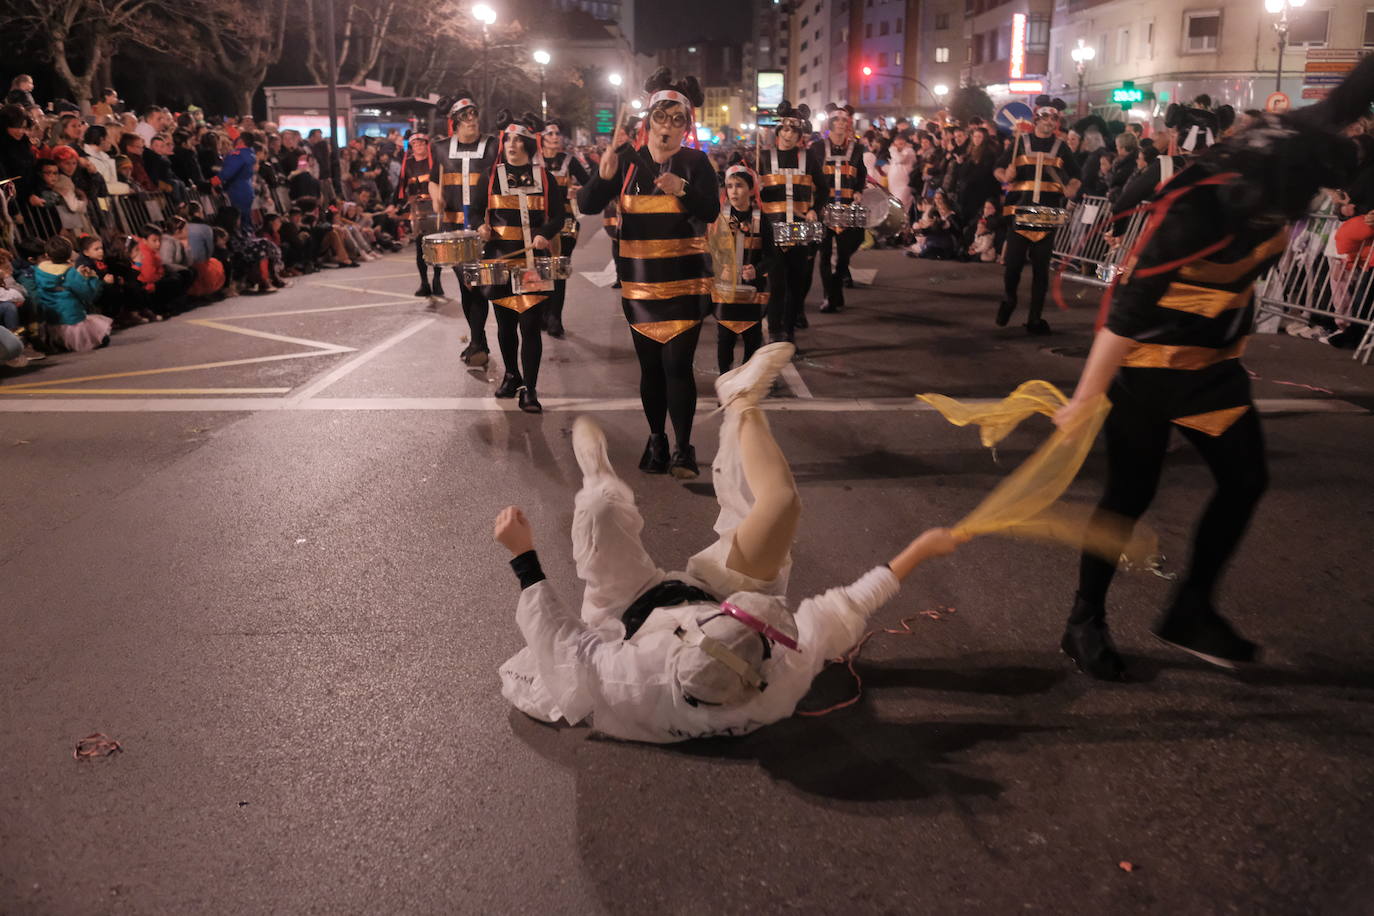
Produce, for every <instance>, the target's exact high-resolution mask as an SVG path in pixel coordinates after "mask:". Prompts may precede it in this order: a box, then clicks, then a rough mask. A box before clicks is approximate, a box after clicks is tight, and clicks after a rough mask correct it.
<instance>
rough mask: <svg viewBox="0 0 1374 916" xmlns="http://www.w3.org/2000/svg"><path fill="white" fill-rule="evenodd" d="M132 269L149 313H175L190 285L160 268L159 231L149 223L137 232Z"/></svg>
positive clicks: (188, 282)
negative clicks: (136, 273)
mask: <svg viewBox="0 0 1374 916" xmlns="http://www.w3.org/2000/svg"><path fill="white" fill-rule="evenodd" d="M134 268H135V269H136V270H137V271H138V282H139V283H140V284H141V285H142V286H143V290H144V292H145V293H146V294H147V295H148V297H149V298H148V304H149V306H150V307H151V308H152V310H153V311H154V312H156V313H157V314H159V315H162V316H163V317H167V316H169V315H175V314H177V313H178V312H179V311H180V305H181V301H180V300H181V294H182V293H183V292H185V290H186V287H187V286H188V285H190V280H189V278H185V279H183V278H182V277H179V276H174V275H171V274H169V273H168V272H167V269H166V268H165V267H163V266H162V230H161V229H159V228H158V227H157V226H155V225H153V224H152V223H149V224H148V225H146V226H144V227H143V228H142V229H140V230H139V233H138V248H137V250H136V251H135V253H134Z"/></svg>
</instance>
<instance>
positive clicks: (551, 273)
mask: <svg viewBox="0 0 1374 916" xmlns="http://www.w3.org/2000/svg"><path fill="white" fill-rule="evenodd" d="M534 269H535V270H537V271H539V276H540V277H542V278H544V279H545V280H566V279H568V278H569V277H571V276H572V258H571V257H569V256H568V255H566V254H563V255H553V256H551V257H547V258H541V257H536V258H535V259H534Z"/></svg>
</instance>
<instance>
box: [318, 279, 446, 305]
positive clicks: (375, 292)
mask: <svg viewBox="0 0 1374 916" xmlns="http://www.w3.org/2000/svg"><path fill="white" fill-rule="evenodd" d="M308 285H309V286H327V287H329V288H330V289H343V290H347V291H348V292H350V293H364V294H366V295H368V296H391V297H393V298H395V299H410V300H412V301H415V300H419V299H420V297H419V296H412V295H410V294H409V293H389V292H387V291H386V290H384V289H369V288H368V287H366V286H348V285H347V284H344V283H310V284H308ZM421 301H422V300H421Z"/></svg>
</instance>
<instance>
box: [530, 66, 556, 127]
mask: <svg viewBox="0 0 1374 916" xmlns="http://www.w3.org/2000/svg"><path fill="white" fill-rule="evenodd" d="M551 60H553V58H552V57H549V52H548V51H545V50H544V49H543V48H540V49H539V50H538V51H535V52H534V62H535V63H536V64H538V65H539V117H541V118H543V119H544V120H545V121H547V120H548V119H549V98H548V96H546V95H545V94H544V71H545V69H546V68H547V67H548V66H549V61H551Z"/></svg>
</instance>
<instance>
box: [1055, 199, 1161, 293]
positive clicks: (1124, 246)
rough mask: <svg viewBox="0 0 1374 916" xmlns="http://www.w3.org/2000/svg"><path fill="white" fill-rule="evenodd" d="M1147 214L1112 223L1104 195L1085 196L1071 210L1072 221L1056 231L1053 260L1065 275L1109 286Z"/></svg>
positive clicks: (1079, 281)
mask: <svg viewBox="0 0 1374 916" xmlns="http://www.w3.org/2000/svg"><path fill="white" fill-rule="evenodd" d="M1145 217H1146V214H1145V213H1143V212H1138V213H1134V214H1132V215H1131V216H1129V217H1127V218H1126V219H1124V220H1118V221H1116V222H1113V220H1112V205H1111V202H1110V201H1108V200H1107V198H1105V197H1083V198H1081V199H1080V200H1078V201H1077V202H1076V203H1074V204H1072V205H1071V206H1070V209H1069V221H1068V222H1067V223H1065V224H1064V225H1063V226H1060V227H1059V229H1058V230H1057V231H1056V232H1055V234H1054V259H1055V261H1056V262H1057V265H1058V266H1059V267H1060V268H1062V270H1063V274H1062V275H1063V278H1064V279H1065V280H1068V281H1069V282H1072V283H1084V284H1087V285H1088V286H1096V287H1100V288H1106V287H1107V286H1108V285H1109V284H1110V283H1111V281H1112V278H1113V277H1115V276H1116V274H1117V273H1118V272H1119V271H1120V269H1121V267H1122V264H1123V262H1124V261H1125V259H1126V255H1127V254H1128V253H1129V252H1130V250H1131V248H1132V247H1134V246H1135V242H1136V239H1137V238H1138V237H1139V236H1140V232H1141V230H1142V229H1143V228H1144V227H1145Z"/></svg>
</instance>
